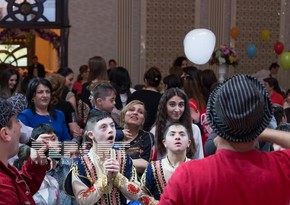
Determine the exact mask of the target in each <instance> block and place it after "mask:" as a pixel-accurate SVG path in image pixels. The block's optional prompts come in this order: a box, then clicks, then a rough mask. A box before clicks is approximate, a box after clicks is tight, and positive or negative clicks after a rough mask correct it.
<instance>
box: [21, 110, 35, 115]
mask: <svg viewBox="0 0 290 205" xmlns="http://www.w3.org/2000/svg"><path fill="white" fill-rule="evenodd" d="M32 114H33V113H32V110H31V109H29V108H27V109H25V110H23V111H22V112H21V113H19V115H32Z"/></svg>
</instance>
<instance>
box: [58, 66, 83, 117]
mask: <svg viewBox="0 0 290 205" xmlns="http://www.w3.org/2000/svg"><path fill="white" fill-rule="evenodd" d="M57 73H58V74H59V75H61V76H63V77H64V79H65V86H64V88H63V91H62V99H64V100H66V101H68V102H70V103H71V105H72V106H73V108H74V110H75V115H76V119H77V120H78V113H77V99H76V95H75V94H74V93H73V92H72V86H73V80H74V72H73V70H72V69H70V68H60V69H58V71H57Z"/></svg>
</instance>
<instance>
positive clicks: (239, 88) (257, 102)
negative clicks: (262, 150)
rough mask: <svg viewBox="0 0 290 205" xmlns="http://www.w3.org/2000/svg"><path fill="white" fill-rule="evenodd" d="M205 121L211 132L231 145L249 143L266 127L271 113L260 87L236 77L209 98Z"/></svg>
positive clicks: (266, 97) (266, 96)
mask: <svg viewBox="0 0 290 205" xmlns="http://www.w3.org/2000/svg"><path fill="white" fill-rule="evenodd" d="M206 112H207V120H208V122H209V123H210V125H211V127H212V129H213V130H214V132H216V133H217V134H218V135H219V136H221V137H222V138H224V139H226V140H228V141H232V142H250V141H253V140H254V139H256V138H257V136H258V135H259V134H260V133H261V132H262V131H263V130H264V129H265V128H266V127H267V126H268V125H269V122H270V120H271V118H272V115H273V111H272V105H271V101H270V99H269V96H268V93H267V91H266V90H265V88H264V86H263V84H262V83H260V82H259V81H258V80H257V79H256V78H253V77H251V76H248V75H236V76H234V77H232V78H229V79H227V80H226V81H225V82H224V83H222V84H220V85H219V86H218V87H217V88H216V89H215V90H214V91H213V92H212V93H211V95H210V97H209V101H208V105H207V110H206Z"/></svg>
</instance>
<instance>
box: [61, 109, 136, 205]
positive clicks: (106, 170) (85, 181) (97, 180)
mask: <svg viewBox="0 0 290 205" xmlns="http://www.w3.org/2000/svg"><path fill="white" fill-rule="evenodd" d="M85 132H86V135H87V137H88V138H89V139H91V140H92V148H91V149H90V151H89V152H88V154H85V155H82V156H81V157H80V158H77V159H76V160H75V163H74V165H73V166H72V169H71V171H70V172H69V174H68V176H67V178H66V180H65V182H64V188H65V191H66V192H67V194H68V195H71V196H74V197H76V200H77V201H78V203H79V204H86V205H87V204H124V205H125V204H127V199H130V200H137V199H138V197H139V195H140V186H139V184H138V182H137V177H136V170H135V168H134V167H133V163H132V160H131V158H130V157H129V156H128V155H127V154H126V153H125V152H124V151H120V150H115V149H112V147H113V144H114V141H115V135H116V129H115V125H114V122H113V119H112V117H111V116H110V115H109V114H108V113H105V112H98V113H97V114H96V113H90V115H89V117H88V120H87V124H86V127H85Z"/></svg>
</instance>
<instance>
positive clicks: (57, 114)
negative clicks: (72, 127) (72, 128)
mask: <svg viewBox="0 0 290 205" xmlns="http://www.w3.org/2000/svg"><path fill="white" fill-rule="evenodd" d="M55 113H56V116H58V117H59V116H61V117H63V118H64V113H63V111H61V110H58V109H55Z"/></svg>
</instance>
